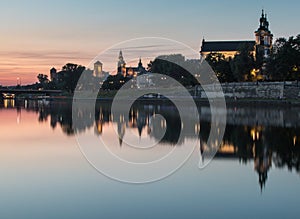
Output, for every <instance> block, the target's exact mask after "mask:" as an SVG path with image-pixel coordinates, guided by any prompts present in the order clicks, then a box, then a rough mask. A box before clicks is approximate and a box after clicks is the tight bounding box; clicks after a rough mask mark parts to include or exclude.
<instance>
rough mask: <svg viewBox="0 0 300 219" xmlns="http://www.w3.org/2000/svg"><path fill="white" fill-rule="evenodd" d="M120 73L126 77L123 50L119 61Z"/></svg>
mask: <svg viewBox="0 0 300 219" xmlns="http://www.w3.org/2000/svg"><path fill="white" fill-rule="evenodd" d="M118 73H119V74H122V75H123V76H126V63H125V61H124V58H123V53H122V50H120V53H119V61H118Z"/></svg>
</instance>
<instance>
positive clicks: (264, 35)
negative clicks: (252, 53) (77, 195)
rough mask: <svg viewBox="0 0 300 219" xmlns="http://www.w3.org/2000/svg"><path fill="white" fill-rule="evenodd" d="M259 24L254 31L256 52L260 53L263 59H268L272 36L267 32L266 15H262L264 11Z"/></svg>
mask: <svg viewBox="0 0 300 219" xmlns="http://www.w3.org/2000/svg"><path fill="white" fill-rule="evenodd" d="M259 23H260V25H259V28H258V29H257V31H255V37H256V39H255V41H256V52H258V53H262V54H263V56H264V57H268V56H269V55H270V52H271V49H272V40H273V34H272V33H271V31H270V30H269V22H268V20H267V14H264V10H262V14H261V18H260V20H259Z"/></svg>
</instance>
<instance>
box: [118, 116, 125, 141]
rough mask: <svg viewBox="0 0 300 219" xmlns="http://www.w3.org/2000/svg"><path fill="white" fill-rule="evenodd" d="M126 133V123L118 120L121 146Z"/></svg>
mask: <svg viewBox="0 0 300 219" xmlns="http://www.w3.org/2000/svg"><path fill="white" fill-rule="evenodd" d="M124 135H125V123H124V122H122V123H121V122H118V136H119V144H120V146H122V143H123V138H124Z"/></svg>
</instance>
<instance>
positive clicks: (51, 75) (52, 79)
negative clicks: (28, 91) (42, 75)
mask: <svg viewBox="0 0 300 219" xmlns="http://www.w3.org/2000/svg"><path fill="white" fill-rule="evenodd" d="M56 73H57V71H56V69H55V68H54V67H53V68H51V69H50V79H51V81H55V80H56V78H57V74H56Z"/></svg>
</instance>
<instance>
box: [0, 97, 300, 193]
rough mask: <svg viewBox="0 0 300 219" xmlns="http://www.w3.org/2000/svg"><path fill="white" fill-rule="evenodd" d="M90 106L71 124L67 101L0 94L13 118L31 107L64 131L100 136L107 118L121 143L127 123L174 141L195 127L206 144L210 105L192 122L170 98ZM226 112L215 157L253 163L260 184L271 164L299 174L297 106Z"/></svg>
mask: <svg viewBox="0 0 300 219" xmlns="http://www.w3.org/2000/svg"><path fill="white" fill-rule="evenodd" d="M91 106H92V104H88V102H87V104H86V108H84V109H77V110H76V111H75V116H77V117H78V119H81V121H82V122H81V123H80V125H78V126H77V127H74V126H73V124H72V103H71V101H43V100H41V101H33V100H18V101H16V100H1V102H0V110H1V109H6V110H7V109H11V110H16V112H17V114H16V119H17V123H21V122H22V113H21V112H22V111H23V110H24V111H34V112H36V113H37V114H38V121H39V122H45V121H48V120H49V119H50V125H51V128H52V129H55V128H58V127H60V128H61V129H62V131H63V133H65V134H66V135H74V134H75V133H79V132H84V131H86V130H88V129H93V130H94V133H95V134H96V135H98V136H99V137H101V135H102V133H103V131H104V130H105V129H106V128H107V129H108V128H109V126H107V124H115V125H116V126H117V131H118V134H119V145H120V147H122V145H123V137H124V135H125V132H126V131H128V130H130V129H131V130H134V131H136V133H137V134H138V135H139V136H147V137H149V138H155V139H160V136H161V130H163V129H164V127H166V133H165V135H164V137H163V138H162V140H161V143H162V145H167V146H170V147H173V146H174V145H175V144H176V143H177V142H178V139H179V135H180V132H181V131H183V135H184V138H183V139H182V142H179V145H183V143H184V142H183V141H184V140H185V139H188V138H193V136H194V134H195V133H196V134H197V136H198V137H199V139H200V145H199V148H198V150H199V153H201V154H203V152H204V151H205V150H207V146H206V142H207V138H208V136H209V132H210V110H209V108H208V107H207V106H199V108H198V111H199V114H200V118H201V119H200V121H199V122H198V123H196V124H195V122H192V121H193V118H194V116H195V115H196V114H197V113H198V112H191V111H189V109H188V108H187V109H186V116H187V120H186V121H190V122H188V124H181V120H180V118H179V114H178V111H177V110H176V108H175V107H174V106H173V105H172V103H171V102H169V103H168V102H166V103H164V104H163V105H161V104H155V103H152V104H145V103H135V104H134V105H133V106H132V108H131V110H130V112H129V115H124V114H123V113H122V112H119V113H118V112H117V113H115V114H111V104H110V103H109V102H107V103H103V102H102V103H97V104H96V110H94V109H93V107H91ZM94 113H95V114H94ZM221 113H222V112H221ZM157 114H161V115H162V116H163V117H164V118H165V120H153V117H155V115H157ZM189 118H190V120H188V119H189ZM227 118H228V119H227V125H226V130H225V135H224V138H223V142H222V143H221V147H220V149H219V151H218V153H217V155H216V159H221V158H222V159H237V160H238V161H239V163H241V164H247V165H248V164H250V165H253V168H254V170H255V171H256V172H257V174H258V183H259V186H260V188H261V189H263V188H264V187H265V185H266V182H267V179H268V172H269V171H270V169H271V167H272V166H274V167H276V168H287V169H288V170H290V171H296V172H297V173H298V174H299V172H300V128H299V127H300V124H299V121H300V120H299V118H300V113H299V108H287V107H270V108H266V107H265V108H260V107H229V108H228V112H227ZM154 122H155V123H157V124H154ZM153 127H155V128H153ZM202 158H203V157H202ZM203 159H205V157H204V158H203ZM252 163H253V164H252Z"/></svg>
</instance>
